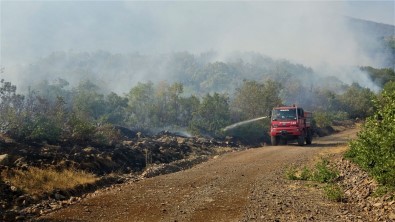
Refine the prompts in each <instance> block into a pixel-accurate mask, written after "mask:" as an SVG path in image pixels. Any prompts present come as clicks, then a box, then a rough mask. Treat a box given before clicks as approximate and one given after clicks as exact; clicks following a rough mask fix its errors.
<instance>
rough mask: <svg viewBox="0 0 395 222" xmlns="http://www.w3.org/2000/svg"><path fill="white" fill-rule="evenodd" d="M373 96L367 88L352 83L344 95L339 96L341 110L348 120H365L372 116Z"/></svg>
mask: <svg viewBox="0 0 395 222" xmlns="http://www.w3.org/2000/svg"><path fill="white" fill-rule="evenodd" d="M375 97H376V96H375V94H374V93H373V92H372V91H371V90H370V89H369V88H363V87H361V86H359V85H358V84H357V83H353V84H352V85H351V86H350V87H349V88H348V89H347V91H346V92H345V93H343V94H342V95H340V96H339V100H340V104H341V107H342V110H343V111H345V112H347V113H348V114H349V116H350V118H366V117H368V116H370V115H372V114H373V111H374V106H373V99H374V98H375Z"/></svg>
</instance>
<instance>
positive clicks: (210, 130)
mask: <svg viewBox="0 0 395 222" xmlns="http://www.w3.org/2000/svg"><path fill="white" fill-rule="evenodd" d="M229 117H230V110H229V99H228V97H227V96H225V95H220V94H218V93H214V95H210V94H207V95H206V96H205V97H203V100H202V102H201V104H200V106H199V108H198V110H197V111H196V112H195V113H193V118H192V121H191V124H190V129H191V131H192V132H194V133H197V134H203V135H204V134H210V135H216V136H219V135H221V134H222V133H221V129H222V128H224V127H226V126H227V125H229V124H230V121H229V120H230V118H229Z"/></svg>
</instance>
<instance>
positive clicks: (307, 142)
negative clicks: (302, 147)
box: [306, 129, 313, 145]
mask: <svg viewBox="0 0 395 222" xmlns="http://www.w3.org/2000/svg"><path fill="white" fill-rule="evenodd" d="M312 141H313V135H312V133H311V130H310V129H309V130H308V131H307V136H306V144H307V145H310V144H311V142H312Z"/></svg>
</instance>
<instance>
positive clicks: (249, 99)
mask: <svg viewBox="0 0 395 222" xmlns="http://www.w3.org/2000/svg"><path fill="white" fill-rule="evenodd" d="M280 90H281V88H280V85H279V84H278V83H277V82H274V81H272V80H268V81H266V82H264V83H258V82H256V81H247V80H245V81H244V82H243V85H242V86H241V87H240V88H238V89H236V93H235V96H234V99H233V101H232V113H233V117H234V119H235V120H236V121H239V120H246V119H253V118H257V117H261V116H267V115H268V114H269V113H270V110H271V109H272V108H273V107H275V106H278V105H280V104H281V103H282V102H281V98H280V97H279V93H280Z"/></svg>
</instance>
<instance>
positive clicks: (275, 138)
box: [270, 136, 280, 146]
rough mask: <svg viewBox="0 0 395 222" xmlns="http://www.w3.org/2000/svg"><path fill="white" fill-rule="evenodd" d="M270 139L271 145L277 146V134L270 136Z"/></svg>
mask: <svg viewBox="0 0 395 222" xmlns="http://www.w3.org/2000/svg"><path fill="white" fill-rule="evenodd" d="M270 139H271V141H272V145H273V146H277V145H278V143H279V140H280V139H279V138H278V136H272V137H270Z"/></svg>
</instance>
